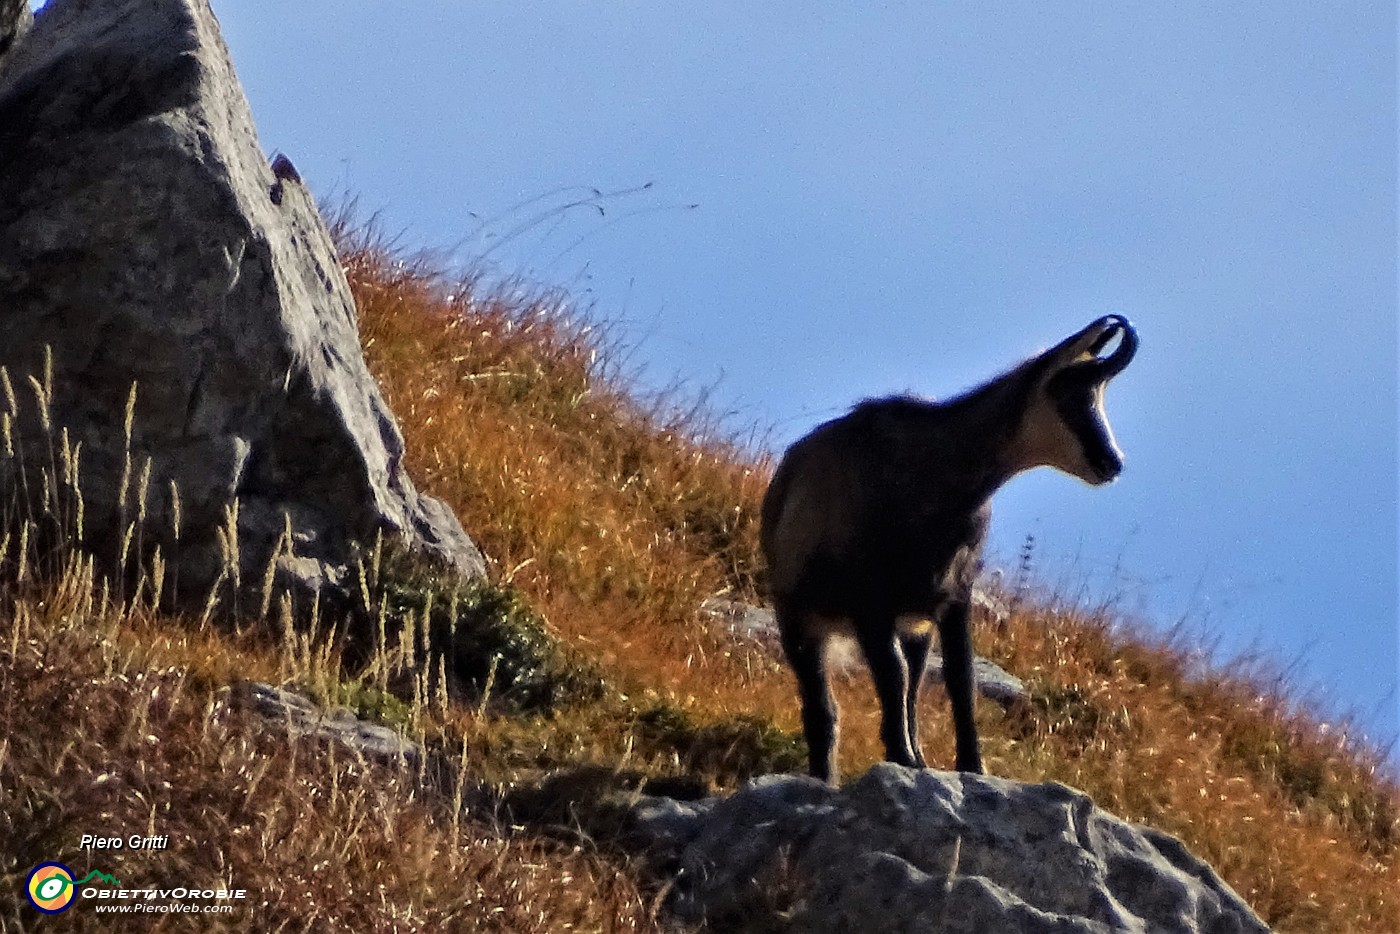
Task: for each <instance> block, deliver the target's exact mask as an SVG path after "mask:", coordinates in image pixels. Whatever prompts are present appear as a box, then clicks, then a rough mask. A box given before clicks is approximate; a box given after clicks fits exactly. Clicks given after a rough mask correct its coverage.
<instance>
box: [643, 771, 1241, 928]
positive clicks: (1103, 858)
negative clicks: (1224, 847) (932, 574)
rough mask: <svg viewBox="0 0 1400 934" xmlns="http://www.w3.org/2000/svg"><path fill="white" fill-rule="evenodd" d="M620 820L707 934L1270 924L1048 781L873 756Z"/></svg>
mask: <svg viewBox="0 0 1400 934" xmlns="http://www.w3.org/2000/svg"><path fill="white" fill-rule="evenodd" d="M630 820H631V826H632V829H633V832H634V834H635V836H636V838H637V840H638V842H640V843H641V844H642V845H643V846H645V847H646V848H647V849H648V850H649V851H650V853H651V854H652V856H653V858H655V859H656V860H657V861H658V863H659V864H660V865H662V866H663V867H667V868H668V869H669V871H671V872H673V873H674V888H673V889H672V894H671V906H672V908H673V910H674V911H675V912H676V913H677V914H678V915H679V916H681V917H682V918H683V919H686V920H689V921H700V920H702V919H703V920H706V921H708V922H709V923H710V925H711V927H713V929H715V930H725V931H746V930H747V931H757V930H764V931H771V930H791V931H802V932H813V934H821V932H831V934H836V932H852V934H854V932H866V931H880V932H901V931H908V932H916V931H918V932H924V931H930V932H932V931H937V932H967V934H972V932H977V934H998V932H1007V934H1011V932H1016V934H1081V932H1082V934H1105V932H1118V931H1122V932H1135V934H1267V932H1268V928H1267V927H1266V926H1265V925H1264V923H1263V922H1262V921H1260V920H1259V918H1258V917H1257V916H1255V915H1254V913H1253V912H1252V911H1250V909H1249V907H1248V906H1247V905H1245V904H1244V902H1243V901H1242V900H1241V899H1240V897H1239V896H1238V895H1236V894H1235V892H1234V891H1233V890H1232V889H1231V888H1230V887H1229V886H1228V885H1226V884H1225V883H1224V882H1223V881H1222V880H1221V879H1220V877H1219V876H1217V875H1216V874H1215V872H1214V871H1213V870H1212V869H1211V868H1210V867H1209V866H1207V865H1206V864H1205V863H1204V862H1202V861H1201V860H1199V859H1197V858H1196V857H1195V856H1193V855H1191V853H1189V852H1188V851H1187V850H1186V848H1185V846H1183V845H1182V843H1181V842H1180V841H1179V840H1177V839H1176V838H1174V837H1171V836H1169V835H1167V834H1165V833H1161V832H1159V831H1156V830H1151V829H1148V828H1145V827H1138V826H1134V825H1132V824H1128V823H1125V822H1123V821H1121V820H1119V819H1117V818H1116V817H1113V816H1112V815H1110V814H1108V813H1106V812H1104V811H1102V810H1100V809H1099V808H1097V807H1096V806H1095V805H1094V803H1093V801H1091V800H1090V799H1089V797H1088V796H1087V795H1084V794H1082V793H1081V792H1078V791H1075V790H1073V789H1071V788H1067V787H1065V786H1064V785H1059V784H1055V783H1046V784H1041V785H1024V784H1020V783H1018V782H1012V781H1007V780H1005V779H998V778H992V777H989V776H980V775H970V774H963V773H956V772H935V771H931V770H915V769H906V768H903V767H900V766H896V765H890V764H884V765H877V766H875V767H874V768H872V769H871V770H870V771H869V772H868V773H867V774H866V775H865V776H863V777H862V778H860V779H859V780H857V781H855V782H853V783H852V784H850V785H849V786H847V787H846V788H844V789H840V790H838V789H834V788H831V787H829V786H827V785H825V784H823V783H822V782H818V781H816V780H815V779H811V778H807V777H806V776H793V775H775V776H769V777H767V778H762V779H759V780H757V781H755V782H753V783H752V784H750V785H748V786H746V787H745V788H743V789H741V790H740V791H738V792H736V793H735V794H733V795H732V796H730V797H727V798H708V799H705V800H703V801H696V802H679V801H674V800H672V799H669V798H643V799H642V800H641V801H640V803H638V804H637V805H635V806H634V807H633V810H632V812H631V818H630Z"/></svg>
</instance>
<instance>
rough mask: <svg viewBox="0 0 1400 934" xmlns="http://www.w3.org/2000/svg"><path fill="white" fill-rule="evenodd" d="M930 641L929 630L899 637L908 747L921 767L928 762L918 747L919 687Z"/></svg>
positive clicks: (921, 684) (926, 662)
mask: <svg viewBox="0 0 1400 934" xmlns="http://www.w3.org/2000/svg"><path fill="white" fill-rule="evenodd" d="M932 642H933V633H932V632H931V631H930V632H925V633H923V634H922V635H907V636H901V637H900V639H899V646H900V648H901V649H903V651H904V661H905V664H906V665H907V667H908V669H909V693H908V695H907V696H908V703H907V704H906V705H905V710H906V712H905V716H906V717H907V718H908V722H909V748H910V749H912V750H914V764H915V765H917V766H918V767H919V768H921V769H922V768H926V767H927V765H928V763H927V762H925V761H924V753H923V750H922V749H920V748H919V688H920V687H922V686H923V683H924V669H925V668H926V667H927V666H928V650H929V644H930V643H932Z"/></svg>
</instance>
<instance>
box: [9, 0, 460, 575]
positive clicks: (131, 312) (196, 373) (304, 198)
mask: <svg viewBox="0 0 1400 934" xmlns="http://www.w3.org/2000/svg"><path fill="white" fill-rule="evenodd" d="M3 2H5V4H6V6H5V9H6V10H8V9H9V7H10V0H3ZM21 5H23V0H21ZM25 12H27V7H26V8H25ZM0 22H6V23H8V20H3V21H0ZM18 22H20V23H21V25H22V23H23V19H22V18H21V20H19V21H18ZM6 28H9V27H8V26H7V27H6ZM2 61H3V70H0V365H3V366H5V367H6V368H7V370H8V372H9V373H10V375H11V378H12V380H13V382H14V383H15V384H17V385H18V386H19V387H20V388H21V390H25V389H26V386H25V378H26V377H27V376H28V375H29V374H39V373H41V372H42V370H43V367H44V364H43V359H44V352H45V347H46V346H49V347H52V360H53V364H52V371H53V385H52V391H51V393H48V394H47V398H46V399H45V400H44V401H46V402H47V404H48V408H49V413H48V416H47V417H48V418H50V419H51V423H52V425H53V426H55V427H54V428H53V429H52V430H51V431H49V432H48V437H47V438H46V437H45V428H46V425H45V423H44V422H43V420H42V418H41V417H40V416H39V415H37V414H36V413H35V412H31V411H30V410H29V408H28V407H25V406H21V408H22V409H23V410H24V411H22V412H21V413H20V415H19V418H20V425H19V427H20V429H21V433H22V435H23V439H24V445H23V449H22V451H21V459H22V460H23V461H25V462H26V463H27V469H28V470H29V475H30V476H31V477H37V476H39V473H40V472H41V471H42V470H44V469H46V468H49V467H50V466H51V465H52V464H53V463H54V462H55V460H56V459H55V458H53V454H52V452H53V449H54V448H55V447H58V446H59V442H58V440H57V439H55V438H54V433H55V432H57V431H58V427H57V426H63V427H65V428H66V429H67V431H68V433H69V438H68V440H69V443H70V445H71V446H73V447H75V448H76V447H78V446H79V445H80V446H81V447H80V451H81V481H82V493H83V497H84V502H85V537H86V539H87V541H89V542H91V543H105V542H118V541H121V540H122V536H123V532H124V530H125V528H126V527H127V525H128V524H129V523H130V522H131V519H132V517H133V516H136V515H137V514H138V513H139V512H142V511H143V512H144V515H145V522H144V529H143V532H142V536H141V538H140V540H141V541H142V542H143V543H144V544H145V546H146V547H147V548H148V549H149V547H150V546H151V545H152V544H153V543H157V542H158V543H160V544H161V545H162V546H163V548H162V550H163V552H164V554H165V556H166V558H167V560H172V561H173V562H174V565H173V566H175V567H178V570H179V574H178V581H179V584H180V587H181V590H182V591H184V592H186V593H188V594H189V595H190V596H191V597H193V598H200V597H202V595H203V593H204V592H205V590H206V589H207V588H208V587H209V586H211V585H212V584H213V583H214V582H216V581H217V580H219V579H220V575H221V574H222V573H223V572H224V570H225V569H226V567H227V566H228V564H229V563H232V562H228V561H227V559H229V558H230V554H231V549H230V547H229V542H228V541H227V540H225V541H224V542H222V543H221V542H220V538H219V530H220V528H221V527H224V526H225V524H226V522H227V521H228V520H227V516H228V515H229V514H228V513H226V510H227V508H228V507H229V505H230V504H231V503H233V502H235V501H236V503H237V513H236V521H237V528H238V533H239V541H238V548H237V549H236V555H235V557H236V559H237V560H236V567H237V571H238V573H239V574H241V576H242V577H243V579H245V580H261V579H262V577H263V574H264V569H265V568H266V567H267V566H268V565H269V562H270V561H273V560H274V559H275V562H276V565H277V567H278V569H279V570H280V571H281V572H282V573H283V574H284V575H288V576H290V578H291V579H292V580H294V581H301V582H303V583H309V584H319V583H320V582H321V581H322V580H323V579H325V578H326V577H329V578H332V579H334V578H335V577H336V576H337V574H338V573H340V572H341V571H342V570H343V568H344V567H345V565H346V563H347V561H349V560H350V556H351V550H352V547H353V544H354V543H355V542H365V541H368V540H371V539H373V538H374V537H375V535H376V534H377V533H378V532H380V531H381V530H382V531H387V532H390V533H396V534H400V535H402V536H404V537H406V538H407V540H408V542H409V544H410V545H411V546H414V547H417V548H419V549H422V550H424V551H426V552H428V553H430V554H432V555H434V556H436V557H437V558H439V559H441V560H442V561H443V562H446V563H447V564H449V565H451V566H453V567H455V568H456V569H457V570H458V571H460V572H462V573H463V574H465V575H477V574H480V573H481V572H482V571H483V564H482V559H481V555H480V553H479V552H478V551H477V549H476V547H475V545H473V544H472V542H471V541H470V539H468V537H467V536H466V534H465V533H464V532H463V530H462V528H461V526H460V524H459V523H458V521H457V519H456V518H455V517H454V516H453V515H452V514H451V512H450V511H449V510H448V509H447V508H446V507H445V506H444V505H443V504H442V503H440V502H438V501H436V500H433V499H431V498H429V497H426V496H423V495H421V494H419V493H418V492H417V491H416V490H415V489H414V486H413V484H412V482H411V481H410V480H409V478H408V476H407V474H406V473H405V471H404V467H403V454H404V449H403V440H402V437H401V436H400V434H399V430H398V427H397V426H396V424H395V422H394V418H393V415H392V414H391V413H390V411H389V409H388V407H387V406H386V404H385V402H384V399H383V398H382V397H381V395H380V393H379V390H378V388H377V387H376V385H375V383H374V380H373V378H372V377H371V376H370V374H369V372H368V370H367V369H366V366H365V362H364V359H363V356H362V353H361V349H360V345H359V338H358V332H357V327H356V311H355V306H354V304H353V301H352V298H351V295H350V291H349V287H348V285H347V282H346V279H345V276H344V274H343V272H342V270H341V267H340V264H339V261H338V259H337V257H336V254H335V250H334V248H333V245H332V242H331V239H330V236H329V235H328V233H327V230H326V227H325V225H324V224H323V223H322V220H321V218H320V216H319V214H318V212H317V210H316V205H315V203H314V201H313V199H312V196H311V193H310V192H309V191H308V190H307V189H306V188H305V187H304V185H303V184H302V183H301V181H300V179H299V177H298V175H297V173H296V171H295V169H294V168H292V166H291V163H290V161H287V160H280V161H279V162H278V164H277V166H276V167H275V168H276V169H277V171H274V167H273V166H269V164H268V161H267V158H266V156H265V155H264V153H263V152H262V150H261V149H260V147H259V145H258V140H257V135H256V133H255V131H254V127H253V121H252V117H251V115H250V113H249V111H248V105H247V101H246V100H245V98H244V95H243V91H242V88H241V87H240V85H239V83H238V80H237V78H236V77H235V75H234V71H233V66H232V64H231V62H230V60H229V55H228V51H227V49H226V47H225V45H224V43H223V40H222V38H221V37H220V34H219V27H218V23H217V21H216V20H215V18H214V16H213V13H212V12H211V11H210V9H209V7H208V5H207V3H206V2H204V0H52V2H50V3H49V4H48V6H47V7H46V8H45V9H44V10H43V11H42V12H41V13H40V14H39V15H38V17H37V18H36V19H35V20H34V23H33V26H32V28H31V30H30V31H29V32H28V34H27V35H25V36H24V38H23V41H21V42H20V43H19V44H18V45H17V46H16V47H15V48H14V49H13V50H12V52H11V53H10V54H9V55H7V56H5V58H4V59H3V60H2ZM133 384H135V386H136V401H135V411H134V419H132V421H131V427H130V439H129V441H128V438H127V434H126V427H125V425H124V413H125V411H126V408H127V400H128V394H129V392H130V390H131V387H132V385H133ZM41 394H43V393H41ZM26 395H27V393H26ZM31 398H32V397H31ZM4 402H5V400H4V399H3V398H0V405H3V404H4ZM51 442H52V443H51ZM128 449H129V450H130V456H129V457H128V454H127V452H128ZM148 459H149V464H150V467H149V476H148V478H147V481H146V483H145V484H144V489H145V491H146V493H147V499H148V501H147V503H146V504H145V506H144V507H140V506H139V504H136V503H134V502H132V500H133V499H134V498H135V497H136V495H137V490H138V478H139V477H140V475H141V473H142V471H143V469H144V464H145V463H146V461H147V460H148ZM172 487H173V489H174V490H177V491H178V506H177V504H176V502H175V498H174V496H172V493H171V490H172ZM123 491H125V492H126V494H127V501H125V502H124V501H123V497H122V495H121V494H122V492H123ZM177 515H178V522H179V525H180V527H181V528H180V535H179V540H178V542H177V541H176V535H175V525H176V519H177ZM284 530H290V532H291V536H290V544H288V542H287V541H286V540H285V539H284ZM93 547H94V550H95V551H97V553H98V556H99V557H103V556H105V554H106V550H105V549H103V548H99V547H97V546H96V544H94V546H93ZM112 550H113V551H114V550H115V548H113V549H112ZM167 576H168V577H169V576H170V575H167Z"/></svg>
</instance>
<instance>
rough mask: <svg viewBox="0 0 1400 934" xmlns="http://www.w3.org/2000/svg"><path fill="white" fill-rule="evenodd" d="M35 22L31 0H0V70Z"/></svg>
mask: <svg viewBox="0 0 1400 934" xmlns="http://www.w3.org/2000/svg"><path fill="white" fill-rule="evenodd" d="M33 22H34V14H33V13H30V12H29V0H0V68H4V67H5V59H6V58H7V57H8V56H9V54H10V52H11V51H12V50H13V49H14V47H15V46H16V45H17V44H18V43H19V40H20V37H21V36H23V35H24V34H25V33H26V32H28V31H29V26H30V24H32V23H33Z"/></svg>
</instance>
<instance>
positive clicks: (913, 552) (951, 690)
mask: <svg viewBox="0 0 1400 934" xmlns="http://www.w3.org/2000/svg"><path fill="white" fill-rule="evenodd" d="M1115 337H1121V341H1120V342H1119V344H1118V347H1117V349H1116V350H1114V352H1113V353H1111V354H1110V355H1108V356H1107V357H1100V356H1099V354H1100V353H1101V352H1102V351H1103V350H1104V348H1105V347H1107V346H1108V345H1109V344H1110V343H1112V342H1113V339H1114V338H1115ZM1136 351H1137V334H1136V332H1135V331H1134V330H1133V328H1132V326H1131V325H1130V324H1129V323H1128V320H1127V319H1126V318H1123V317H1121V316H1118V315H1110V316H1107V317H1104V318H1100V319H1099V320H1097V321H1095V322H1094V323H1093V324H1091V325H1089V326H1088V327H1087V328H1085V329H1084V330H1082V331H1080V332H1079V333H1077V334H1075V335H1073V336H1072V337H1070V338H1068V339H1067V340H1065V341H1063V342H1062V343H1060V344H1059V345H1057V346H1056V347H1054V348H1052V349H1050V350H1048V351H1046V352H1044V353H1042V354H1040V355H1038V356H1036V357H1033V358H1031V359H1030V360H1027V361H1026V362H1024V363H1022V364H1021V365H1020V366H1018V367H1016V368H1014V369H1012V370H1010V371H1009V372H1007V373H1005V374H1003V375H1002V376H999V377H997V378H996V379H993V380H991V381H990V382H988V383H986V384H984V385H982V386H980V387H978V388H976V389H973V390H971V391H969V392H967V393H965V394H964V395H962V396H959V397H957V398H955V399H952V400H950V401H947V402H941V403H940V402H930V401H925V400H920V399H914V398H908V397H901V396H896V397H891V398H885V399H875V400H870V401H866V402H862V403H861V404H859V405H857V406H856V407H855V408H854V409H852V410H851V412H850V413H848V414H847V415H845V416H842V417H841V418H837V419H834V420H832V421H829V422H826V423H825V424H823V425H820V426H818V427H817V428H816V429H815V430H813V431H812V432H811V433H810V434H808V435H807V436H806V437H804V438H802V439H801V440H799V441H798V442H796V443H795V444H794V445H793V446H792V447H791V448H789V449H788V451H787V453H786V454H785V455H784V456H783V459H782V461H781V462H780V463H779V465H778V468H777V470H776V472H775V473H774V475H773V480H772V483H771V484H770V485H769V488H768V492H767V494H766V496H765V497H764V501H763V514H762V536H761V538H762V546H763V552H764V556H765V558H766V559H767V562H768V569H769V581H770V589H771V591H772V597H773V605H774V609H775V611H776V614H777V620H778V628H779V632H780V634H781V637H782V643H783V650H784V653H785V655H786V657H787V660H788V663H789V665H791V667H792V669H793V672H794V673H795V674H796V676H797V683H798V691H799V694H800V696H801V700H802V725H803V730H804V732H805V734H806V737H807V745H808V748H809V751H810V766H811V771H812V774H813V775H815V776H817V777H818V778H821V779H823V780H826V781H830V780H832V778H833V776H834V775H835V771H836V738H837V716H838V711H837V709H836V702H835V699H834V698H833V696H832V693H831V688H830V684H829V683H828V676H827V671H826V662H825V651H826V645H827V642H828V641H829V639H830V638H831V637H832V636H837V635H844V636H851V637H854V639H855V640H856V642H857V643H858V644H859V646H860V649H861V652H862V654H863V656H864V658H865V660H866V663H867V664H868V665H869V667H870V671H871V674H872V676H873V678H874V681H875V689H876V693H877V694H878V695H879V699H880V706H881V711H882V726H881V735H882V738H883V740H884V744H885V755H886V758H887V759H889V760H890V761H893V762H898V763H900V764H903V765H908V766H917V767H923V766H924V764H925V763H924V757H923V754H922V752H921V751H920V749H919V743H918V726H917V717H918V711H917V705H916V701H917V698H918V694H919V686H920V684H921V682H922V678H923V674H924V666H925V664H926V662H927V660H928V653H929V649H930V643H931V641H932V630H933V629H934V628H935V627H936V628H937V629H938V634H939V640H940V643H941V648H942V652H943V675H944V683H945V684H946V686H947V691H948V697H949V700H950V701H951V705H952V709H953V723H954V728H955V732H956V736H957V760H956V761H957V768H958V769H959V770H960V771H965V772H981V771H982V757H981V751H980V748H979V745H978V740H977V727H976V723H975V721H974V719H973V697H974V687H975V685H974V682H973V670H972V646H971V641H970V638H969V634H968V615H969V610H970V608H971V603H972V584H973V580H974V579H975V578H976V576H977V573H978V569H979V566H980V562H981V552H982V545H983V540H984V538H985V536H986V531H987V521H988V515H989V501H990V499H991V497H992V494H993V493H995V492H996V490H997V489H998V488H999V487H1001V485H1002V484H1004V483H1005V482H1006V481H1007V480H1009V479H1010V478H1011V477H1013V476H1015V475H1016V474H1018V473H1020V472H1021V471H1023V470H1028V469H1030V468H1032V467H1037V466H1053V467H1056V468H1058V469H1060V470H1062V471H1065V472H1066V473H1069V474H1071V475H1072V476H1076V477H1079V478H1080V479H1082V480H1084V481H1085V482H1087V483H1091V484H1095V485H1098V484H1103V483H1108V482H1110V481H1112V480H1113V479H1114V478H1116V477H1117V475H1118V473H1119V472H1120V471H1121V470H1122V466H1123V462H1122V455H1121V453H1120V452H1119V450H1118V447H1117V445H1116V443H1115V442H1114V440H1113V434H1112V431H1111V430H1110V429H1109V427H1108V422H1107V420H1106V418H1105V417H1104V414H1103V409H1102V394H1103V387H1104V385H1105V384H1106V383H1107V382H1108V380H1110V379H1112V378H1113V377H1114V376H1116V375H1117V374H1118V373H1119V372H1121V371H1122V369H1123V368H1124V367H1125V366H1127V365H1128V362H1129V361H1130V360H1131V359H1132V357H1133V355H1134V353H1136Z"/></svg>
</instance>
